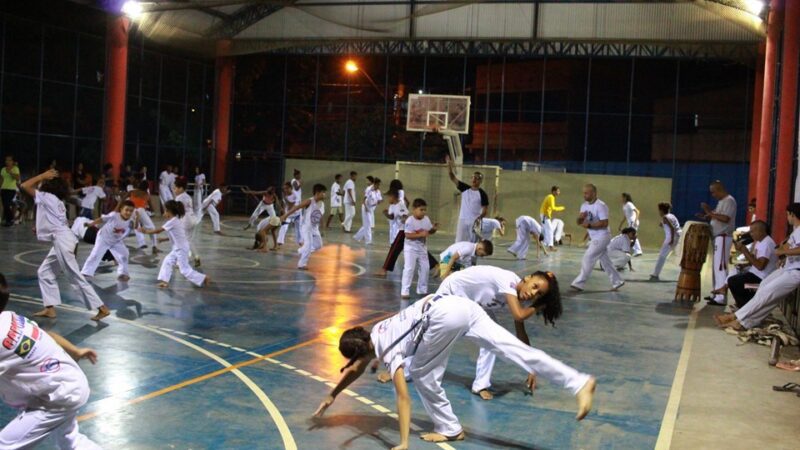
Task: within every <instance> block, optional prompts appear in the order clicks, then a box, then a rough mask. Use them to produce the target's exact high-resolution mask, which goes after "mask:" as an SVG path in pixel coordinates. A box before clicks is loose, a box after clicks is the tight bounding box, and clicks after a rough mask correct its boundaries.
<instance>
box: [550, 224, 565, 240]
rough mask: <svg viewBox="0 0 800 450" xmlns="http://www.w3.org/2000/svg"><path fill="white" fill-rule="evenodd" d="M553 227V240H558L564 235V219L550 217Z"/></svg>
mask: <svg viewBox="0 0 800 450" xmlns="http://www.w3.org/2000/svg"><path fill="white" fill-rule="evenodd" d="M550 224H551V226H552V228H553V242H558V241H560V240H561V238H563V237H564V221H563V220H561V219H550Z"/></svg>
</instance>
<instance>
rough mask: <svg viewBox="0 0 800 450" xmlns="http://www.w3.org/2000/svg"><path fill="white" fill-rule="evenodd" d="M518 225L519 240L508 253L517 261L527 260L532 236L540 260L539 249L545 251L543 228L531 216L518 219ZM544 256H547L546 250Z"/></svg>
mask: <svg viewBox="0 0 800 450" xmlns="http://www.w3.org/2000/svg"><path fill="white" fill-rule="evenodd" d="M516 225H517V240H516V241H514V244H512V245H511V247H508V249H507V250H506V251H507V252H508V253H511V254H512V255H514V256H515V257H516V258H517V259H520V260H522V259H525V258H526V257H527V256H528V248H529V247H530V245H531V236H533V239H534V241H536V259H539V249H542V250H544V248H543V247H542V241H543V240H544V236H543V234H542V232H543V230H542V226H541V225H540V224H539V222H537V221H536V219H534V218H533V217H531V216H519V217H517V220H516ZM544 254H545V255H547V250H545V252H544Z"/></svg>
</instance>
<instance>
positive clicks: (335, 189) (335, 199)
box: [325, 173, 344, 230]
mask: <svg viewBox="0 0 800 450" xmlns="http://www.w3.org/2000/svg"><path fill="white" fill-rule="evenodd" d="M330 196H331V211H330V214H329V215H328V221H327V222H325V229H326V230H327V229H328V228H330V227H331V220H333V216H334V215H335V216H336V220H338V221H339V223H342V222H344V214H343V212H344V211H343V208H342V201H343V200H344V191H343V190H342V174H340V173H337V174H336V175H335V176H334V177H333V184H332V185H331V190H330Z"/></svg>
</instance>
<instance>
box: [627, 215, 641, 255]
mask: <svg viewBox="0 0 800 450" xmlns="http://www.w3.org/2000/svg"><path fill="white" fill-rule="evenodd" d="M628 226H629V227H631V228H633V229H634V230H636V232H637V233H638V232H639V224H638V222H631V221H630V220H629V221H628ZM641 254H642V244H641V243H640V242H639V238H638V237H637V238H636V241H635V242H634V243H633V256H639V255H641Z"/></svg>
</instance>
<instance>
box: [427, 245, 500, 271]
mask: <svg viewBox="0 0 800 450" xmlns="http://www.w3.org/2000/svg"><path fill="white" fill-rule="evenodd" d="M492 252H494V245H493V244H492V241H479V242H465V241H462V242H456V243H455V244H451V245H450V246H449V247H447V249H445V251H443V252H442V253H440V254H439V278H441V279H443V280H444V279H445V278H447V277H448V275H450V274H451V273H453V272H454V271H459V270H462V269H463V268H464V264H463V261H470V260H471V259H472V258H474V257H477V256H491V255H492Z"/></svg>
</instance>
